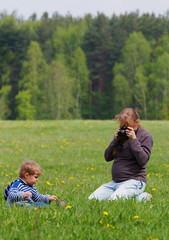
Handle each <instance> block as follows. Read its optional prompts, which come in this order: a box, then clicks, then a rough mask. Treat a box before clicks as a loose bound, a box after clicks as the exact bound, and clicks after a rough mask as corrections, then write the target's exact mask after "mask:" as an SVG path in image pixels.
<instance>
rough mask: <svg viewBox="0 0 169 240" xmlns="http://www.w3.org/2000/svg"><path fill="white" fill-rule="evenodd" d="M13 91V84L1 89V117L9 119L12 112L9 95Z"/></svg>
mask: <svg viewBox="0 0 169 240" xmlns="http://www.w3.org/2000/svg"><path fill="white" fill-rule="evenodd" d="M10 92H11V86H10V85H6V86H3V87H2V88H1V89H0V119H1V120H2V119H4V120H5V119H8V117H9V116H10V114H11V110H10V101H9V99H10V98H9V95H10Z"/></svg>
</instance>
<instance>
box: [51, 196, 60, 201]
mask: <svg viewBox="0 0 169 240" xmlns="http://www.w3.org/2000/svg"><path fill="white" fill-rule="evenodd" d="M52 200H55V201H56V202H58V201H59V199H58V198H57V197H56V196H50V197H49V202H51V201H52Z"/></svg>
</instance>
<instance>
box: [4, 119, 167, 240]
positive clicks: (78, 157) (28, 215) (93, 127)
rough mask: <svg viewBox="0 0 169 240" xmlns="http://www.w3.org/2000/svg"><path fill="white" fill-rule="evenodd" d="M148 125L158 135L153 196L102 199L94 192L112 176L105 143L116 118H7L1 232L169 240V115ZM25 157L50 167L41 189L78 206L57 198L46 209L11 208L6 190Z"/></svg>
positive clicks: (70, 239)
mask: <svg viewBox="0 0 169 240" xmlns="http://www.w3.org/2000/svg"><path fill="white" fill-rule="evenodd" d="M141 125H142V126H143V127H145V128H146V129H147V130H148V131H150V133H151V134H152V135H153V139H154V146H153V149H152V155H151V158H150V160H149V162H148V166H147V180H148V181H147V184H146V189H145V191H146V192H149V193H151V194H152V200H151V201H150V202H140V203H138V202H137V201H136V200H135V199H128V200H118V201H112V202H111V201H102V202H99V201H95V200H91V201H89V200H88V196H89V195H90V194H91V193H92V192H93V191H94V190H95V189H96V188H98V187H99V186H100V185H101V184H103V183H106V182H108V181H110V180H111V176H110V175H111V165H112V162H106V161H105V160H104V150H105V148H106V147H107V146H108V144H109V142H110V141H111V140H112V137H113V134H114V132H115V130H116V129H117V128H118V125H117V123H116V122H114V121H98V120H97V121H82V120H75V121H65V120H64V121H0V129H1V140H0V145H1V148H0V149H1V151H0V169H1V171H0V191H1V195H0V205H1V211H0V221H1V228H0V238H1V239H9V240H13V239H19V240H28V239H41V240H46V239H49V240H53V239H59V240H63V239H64V240H75V239H78V240H84V239H90V240H96V239H97V240H103V239H114V240H119V239H124V240H129V239H131V240H136V239H137V240H145V239H146V240H148V239H149V240H150V239H152V240H155V239H158V240H168V235H169V229H168V225H169V218H168V212H169V205H168V193H169V184H168V174H169V173H168V168H169V160H168V159H169V158H168V154H169V153H168V148H169V142H168V132H169V122H168V121H141ZM25 159H31V160H34V161H36V162H38V163H39V164H40V165H41V167H42V169H43V170H44V171H43V173H42V175H41V176H40V178H39V181H38V183H37V184H36V187H37V189H38V191H39V192H40V193H42V194H51V195H52V194H55V195H56V196H58V198H59V199H64V200H65V201H66V203H67V205H68V206H70V208H66V209H65V208H60V207H57V206H56V203H55V202H52V204H51V206H50V207H46V208H26V207H23V208H22V207H21V208H20V207H19V208H18V207H10V208H7V207H6V202H5V201H4V199H3V191H4V189H5V187H6V186H7V184H8V183H9V182H11V181H12V180H13V179H16V178H17V177H18V167H19V165H20V164H21V163H22V162H23V161H24V160H25ZM104 212H107V214H108V215H107V214H106V215H105V214H104ZM135 216H137V218H134V217H135Z"/></svg>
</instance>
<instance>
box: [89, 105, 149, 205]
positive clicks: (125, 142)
mask: <svg viewBox="0 0 169 240" xmlns="http://www.w3.org/2000/svg"><path fill="white" fill-rule="evenodd" d="M115 119H116V120H117V121H118V122H119V127H120V128H119V129H118V130H117V131H116V132H115V134H114V138H113V140H112V142H111V143H110V145H109V146H108V148H107V149H106V150H105V159H106V161H107V162H109V161H112V160H114V162H113V165H112V181H111V182H108V183H106V184H103V185H102V186H100V187H99V188H98V189H96V190H95V191H94V192H93V193H92V194H91V195H90V196H89V199H93V198H95V199H98V200H100V201H101V200H105V199H107V200H116V199H118V198H128V197H133V196H136V197H137V199H138V201H142V200H143V199H144V200H150V199H151V197H152V196H151V194H148V193H143V191H144V189H145V186H146V170H145V169H146V166H147V162H148V160H149V158H150V155H151V149H152V146H153V139H152V136H151V134H150V133H149V132H148V131H147V130H145V129H144V128H143V127H141V126H140V120H139V115H138V113H137V112H136V111H135V110H134V109H133V108H125V109H123V110H122V112H121V113H120V114H118V115H116V117H115Z"/></svg>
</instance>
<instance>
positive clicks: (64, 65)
mask: <svg viewBox="0 0 169 240" xmlns="http://www.w3.org/2000/svg"><path fill="white" fill-rule="evenodd" d="M125 107H133V108H135V109H136V110H137V111H138V112H139V114H140V117H141V119H148V120H149V119H151V120H152V119H156V120H160V119H164V120H168V119H169V12H167V13H166V14H165V15H164V16H162V15H159V16H155V15H154V14H142V15H140V14H139V11H136V12H131V13H126V14H121V15H119V16H117V15H115V14H113V15H112V17H111V18H110V17H107V16H105V15H104V14H103V13H98V14H97V16H95V17H93V16H92V15H90V14H86V15H85V16H84V17H83V18H74V17H72V16H71V14H67V15H66V16H62V15H60V14H59V13H57V12H55V13H53V15H52V17H49V15H48V13H47V12H44V13H43V15H42V16H41V18H40V19H37V16H36V13H33V14H32V16H30V17H29V19H27V20H25V19H23V18H22V17H18V16H17V15H16V14H15V13H13V14H11V15H8V14H6V13H4V12H2V13H0V119H1V120H40V119H46V120H47V119H49V120H53V119H55V120H56V119H57V120H60V119H112V118H114V116H115V115H116V114H117V113H119V111H121V110H122V109H123V108H125Z"/></svg>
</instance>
